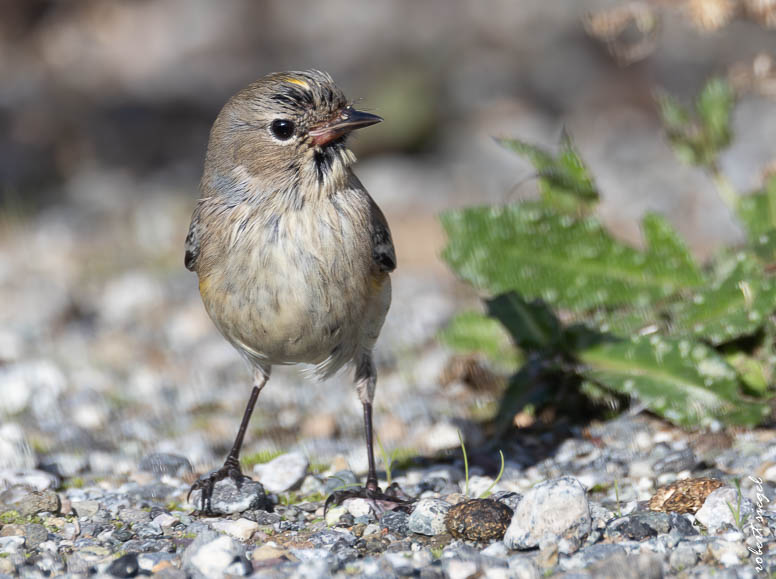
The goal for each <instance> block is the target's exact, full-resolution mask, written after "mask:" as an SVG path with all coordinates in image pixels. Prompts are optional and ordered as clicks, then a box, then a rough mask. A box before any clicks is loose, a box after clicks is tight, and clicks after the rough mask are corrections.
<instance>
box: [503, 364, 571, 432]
mask: <svg viewBox="0 0 776 579" xmlns="http://www.w3.org/2000/svg"><path fill="white" fill-rule="evenodd" d="M560 380H562V377H560V375H559V370H557V369H556V368H553V367H551V366H548V365H547V364H546V363H545V361H544V360H542V359H541V358H539V357H536V356H534V357H531V358H529V359H528V361H527V362H526V363H525V364H524V365H523V366H522V367H521V368H520V370H518V371H517V373H515V374H514V375H512V377H511V378H510V379H509V383H508V384H507V388H506V390H505V391H504V395H503V397H502V398H501V402H500V404H499V408H498V414H497V415H496V418H495V424H496V431H497V433H498V435H501V434H503V433H504V432H505V431H506V429H507V428H509V426H510V425H511V424H512V419H513V418H514V417H515V415H516V414H517V413H518V412H520V411H521V410H523V408H525V407H526V406H528V407H533V408H538V407H541V406H544V405H545V404H546V403H547V402H549V401H551V400H553V399H554V398H555V395H556V393H557V388H558V382H559V381H560Z"/></svg>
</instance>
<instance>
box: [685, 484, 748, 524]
mask: <svg viewBox="0 0 776 579" xmlns="http://www.w3.org/2000/svg"><path fill="white" fill-rule="evenodd" d="M739 499H740V501H741V506H740V517H739V521H736V518H735V516H734V515H733V511H735V510H736V509H738V501H739ZM753 513H754V507H753V506H752V501H750V500H749V499H747V498H744V497H739V495H738V491H736V489H734V488H732V487H722V488H718V489H717V490H715V491H714V492H712V493H711V494H710V495H709V496H708V497H707V498H706V500H705V501H704V503H703V506H702V507H701V508H700V509H699V510H698V512H697V513H695V520H696V521H698V522H699V523H700V524H701V525H703V526H704V527H706V528H707V529H708V530H709V531H711V532H715V531H717V530H719V529H721V528H723V527H725V526H726V525H732V526H734V527H735V526H736V525H738V524H739V523H741V524H743V521H745V520H746V519H747V517H749V516H751V515H752V514H753Z"/></svg>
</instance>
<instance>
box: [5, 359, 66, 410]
mask: <svg viewBox="0 0 776 579" xmlns="http://www.w3.org/2000/svg"><path fill="white" fill-rule="evenodd" d="M65 384H66V380H65V376H64V374H62V371H61V370H60V369H59V368H58V367H57V366H56V365H55V364H54V363H53V362H51V361H49V360H28V361H24V362H19V363H16V364H9V365H8V366H0V412H2V413H4V414H17V413H19V412H21V411H22V410H24V409H25V408H26V407H27V406H28V405H29V404H30V402H31V401H33V400H34V401H35V406H36V407H38V406H43V407H45V408H52V407H55V406H56V399H57V397H58V396H59V394H60V393H61V392H62V391H63V390H64V389H65ZM36 409H37V408H36Z"/></svg>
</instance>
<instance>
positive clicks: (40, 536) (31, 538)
mask: <svg viewBox="0 0 776 579" xmlns="http://www.w3.org/2000/svg"><path fill="white" fill-rule="evenodd" d="M24 537H25V539H26V540H25V545H26V546H27V548H28V549H37V548H38V546H39V545H40V544H41V543H43V542H45V541H47V540H48V529H46V527H44V526H43V525H41V524H39V523H30V524H28V525H25V526H24Z"/></svg>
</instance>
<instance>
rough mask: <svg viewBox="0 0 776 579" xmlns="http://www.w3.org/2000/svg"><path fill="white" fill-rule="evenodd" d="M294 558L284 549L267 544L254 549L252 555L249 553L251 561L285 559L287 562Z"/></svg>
mask: <svg viewBox="0 0 776 579" xmlns="http://www.w3.org/2000/svg"><path fill="white" fill-rule="evenodd" d="M294 558H295V557H294V556H293V555H291V553H290V552H288V551H286V550H285V549H281V548H280V547H275V546H273V545H268V544H264V545H262V546H260V547H258V548H256V549H254V550H253V553H251V559H253V560H254V561H271V560H274V559H278V560H280V559H285V560H287V561H288V560H292V559H294Z"/></svg>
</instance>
